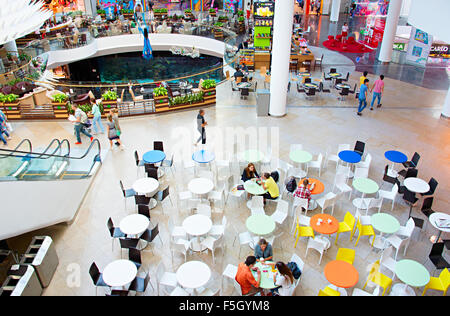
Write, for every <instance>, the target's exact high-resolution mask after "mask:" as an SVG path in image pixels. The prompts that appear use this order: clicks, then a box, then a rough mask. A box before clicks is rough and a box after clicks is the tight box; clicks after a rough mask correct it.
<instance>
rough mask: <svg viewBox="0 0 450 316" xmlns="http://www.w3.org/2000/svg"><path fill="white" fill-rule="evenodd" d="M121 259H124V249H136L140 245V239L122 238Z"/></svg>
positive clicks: (120, 240)
mask: <svg viewBox="0 0 450 316" xmlns="http://www.w3.org/2000/svg"><path fill="white" fill-rule="evenodd" d="M119 242H120V248H121V249H120V258H122V250H124V249H136V248H137V246H138V243H139V239H138V238H120V239H119Z"/></svg>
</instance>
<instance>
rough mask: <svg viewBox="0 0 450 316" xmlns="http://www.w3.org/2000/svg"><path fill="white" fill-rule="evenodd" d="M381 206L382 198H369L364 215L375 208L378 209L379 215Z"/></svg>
mask: <svg viewBox="0 0 450 316" xmlns="http://www.w3.org/2000/svg"><path fill="white" fill-rule="evenodd" d="M381 205H383V199H382V198H378V199H375V198H371V199H370V201H369V205H368V207H367V210H366V215H367V213H368V212H369V210H370V209H372V208H377V209H378V213H380V211H381Z"/></svg>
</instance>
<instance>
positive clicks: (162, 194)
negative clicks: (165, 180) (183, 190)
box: [154, 186, 173, 207]
mask: <svg viewBox="0 0 450 316" xmlns="http://www.w3.org/2000/svg"><path fill="white" fill-rule="evenodd" d="M166 197H169V200H170V203H171V204H172V206H173V202H172V198H171V197H170V191H169V186H167V188H165V189H164V190H162V191H159V192H158V193H156V195H155V196H154V198H155V199H156V200H157V201H159V202H161V207H162V203H163V202H164V200H165V199H166Z"/></svg>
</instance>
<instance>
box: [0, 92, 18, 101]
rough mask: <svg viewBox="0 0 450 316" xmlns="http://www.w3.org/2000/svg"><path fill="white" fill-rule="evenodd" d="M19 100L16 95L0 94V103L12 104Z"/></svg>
mask: <svg viewBox="0 0 450 316" xmlns="http://www.w3.org/2000/svg"><path fill="white" fill-rule="evenodd" d="M18 98H19V96H18V95H17V94H14V93H11V94H6V95H5V94H3V93H0V102H2V103H14V102H16V100H17V99H18Z"/></svg>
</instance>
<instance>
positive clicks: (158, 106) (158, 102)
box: [153, 95, 169, 112]
mask: <svg viewBox="0 0 450 316" xmlns="http://www.w3.org/2000/svg"><path fill="white" fill-rule="evenodd" d="M153 100H154V102H155V111H156V112H160V111H164V110H168V109H169V96H167V95H163V96H161V97H153ZM158 110H159V111H158Z"/></svg>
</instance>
